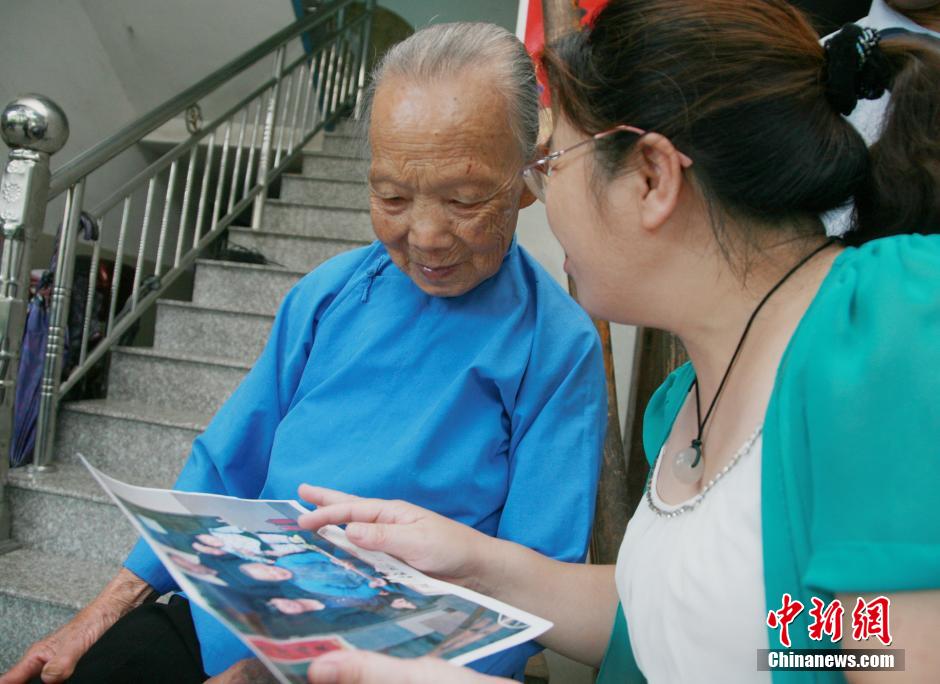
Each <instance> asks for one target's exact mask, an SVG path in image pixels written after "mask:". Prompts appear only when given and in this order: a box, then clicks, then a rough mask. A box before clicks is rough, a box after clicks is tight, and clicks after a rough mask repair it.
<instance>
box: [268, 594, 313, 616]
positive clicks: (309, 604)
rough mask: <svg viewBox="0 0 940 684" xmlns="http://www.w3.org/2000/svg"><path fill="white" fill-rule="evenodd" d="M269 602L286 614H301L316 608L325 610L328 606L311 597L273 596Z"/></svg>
mask: <svg viewBox="0 0 940 684" xmlns="http://www.w3.org/2000/svg"><path fill="white" fill-rule="evenodd" d="M268 603H269V604H270V605H271V606H272V607H273V608H275V609H276V610H278V611H280V612H282V613H284V614H285V615H300V614H301V613H309V612H311V611H314V610H323V609H324V608H326V606H324V605H323V604H322V603H321V602H320V601H317V600H316V599H310V598H299V599H289V598H273V599H271V600H270V601H268Z"/></svg>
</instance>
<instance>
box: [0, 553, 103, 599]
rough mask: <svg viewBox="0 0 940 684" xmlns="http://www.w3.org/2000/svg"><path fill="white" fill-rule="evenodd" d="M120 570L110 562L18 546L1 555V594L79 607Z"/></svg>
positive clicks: (95, 594)
mask: <svg viewBox="0 0 940 684" xmlns="http://www.w3.org/2000/svg"><path fill="white" fill-rule="evenodd" d="M117 570H118V569H117V568H116V567H114V566H113V565H110V564H102V563H94V562H92V561H87V560H81V559H78V558H73V557H68V556H56V555H53V554H49V553H43V552H42V551H36V550H33V549H16V550H15V551H11V552H9V553H5V554H3V555H2V556H0V594H3V595H7V596H13V597H15V598H20V599H25V600H29V601H38V602H41V603H47V604H52V605H56V606H61V607H63V608H71V609H74V610H78V609H80V608H81V607H82V606H84V605H85V604H87V603H88V602H89V601H91V600H92V599H93V598H94V597H95V596H97V595H98V592H100V591H101V589H102V588H103V587H104V586H105V585H106V584H107V583H108V582H109V581H110V579H111V578H112V577H114V574H115V573H116V572H117Z"/></svg>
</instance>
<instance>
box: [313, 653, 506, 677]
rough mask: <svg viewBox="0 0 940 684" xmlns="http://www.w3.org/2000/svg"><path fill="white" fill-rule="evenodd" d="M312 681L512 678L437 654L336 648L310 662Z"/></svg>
mask: <svg viewBox="0 0 940 684" xmlns="http://www.w3.org/2000/svg"><path fill="white" fill-rule="evenodd" d="M307 677H308V679H309V681H310V683H311V684H440V683H441V682H446V683H447V684H498V682H506V683H507V684H508V683H509V682H510V681H511V680H508V679H497V678H495V677H488V676H486V675H481V674H477V673H476V672H474V671H473V670H468V669H466V668H463V667H457V666H456V665H451V664H450V663H448V662H446V661H444V660H438V659H437V658H418V659H416V660H402V659H399V658H392V657H389V656H387V655H381V654H379V653H369V652H366V651H336V652H334V653H330V654H327V655H323V656H320V657H319V658H317V659H316V660H314V661H313V663H312V664H311V665H310V669H309V670H308V671H307Z"/></svg>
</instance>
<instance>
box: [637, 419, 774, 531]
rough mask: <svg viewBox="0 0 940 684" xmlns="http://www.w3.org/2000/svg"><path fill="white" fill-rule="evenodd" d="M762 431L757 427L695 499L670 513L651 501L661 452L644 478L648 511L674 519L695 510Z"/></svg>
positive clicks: (748, 451)
mask: <svg viewBox="0 0 940 684" xmlns="http://www.w3.org/2000/svg"><path fill="white" fill-rule="evenodd" d="M762 431H763V425H759V426H758V427H757V429H756V430H755V431H754V433H753V434H752V435H751V436H750V437H748V439H747V441H746V442H745V443H744V445H743V446H742V447H741V448H740V449H738V451H737V452H736V453H735V455H734V456H733V457H732V459H731V460H730V461H728V462H727V463H726V464H725V467H724V468H722V469H721V470H719V471H718V472H717V473H715V477H713V478H712V479H710V480H709V481H708V482H707V483H706V484H705V486H704V487H703V488H702V491H700V492H699V493H698V494H696V495H695V497H693V498H692V499H690V500H689V501H688V502H687V503H684V504H682V505H681V506H679V507H678V508H675V509H673V510H671V511H667V510H665V509H663V508H660V507H659V506H657V505H656V502H655V501H653V491H652V490H653V487H655V486H656V483H655V481H654V479H653V475H654V474H655V473H656V466H657V464H658V463H659V462H660V460H661V457H662V454H663V452H662V450H661V451H660V453H659V455H658V456H657V457H656V460H655V461H654V462H653V467H652V468H650V472H649V475H647V477H646V503H648V504H649V507H650V509H652V511H653V512H654V513H655V514H656V515H658V516H660V517H662V518H675V517H676V516H677V515H682V514H683V513H688V512H689V511H692V510H695V508H697V507H698V505H699V504H700V503H702V500H703V499H704V498H705V495H706V494H708V492H709V490H711V488H712V487H714V486H715V484H716V483H717V482H718V481H719V480H720V479H721V478H723V477H724V476H725V475H727V474H728V471H730V470H731V469H732V468H734V466H735V465H737V463H738V461H740V460H741V457H742V456H744V455H745V454H747V453H750V451H751V449H752V448H753V447H754V442H756V441H757V438H758V437H760V435H761V432H762Z"/></svg>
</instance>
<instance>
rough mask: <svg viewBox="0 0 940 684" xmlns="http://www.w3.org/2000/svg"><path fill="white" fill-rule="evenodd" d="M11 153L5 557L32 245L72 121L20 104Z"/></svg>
mask: <svg viewBox="0 0 940 684" xmlns="http://www.w3.org/2000/svg"><path fill="white" fill-rule="evenodd" d="M0 135H2V137H3V140H4V142H6V144H7V145H8V146H9V148H10V153H9V157H8V160H7V163H6V166H5V167H4V169H3V179H2V181H0V230H2V232H3V253H2V256H0V553H2V552H4V551H7V550H10V548H11V547H12V546H14V545H13V543H12V542H11V541H10V512H9V507H8V504H7V502H6V500H5V498H4V492H3V487H4V483H5V482H6V474H7V469H8V468H9V463H10V456H9V454H10V446H11V444H12V441H13V409H14V400H15V398H16V376H17V373H18V371H19V360H20V348H21V346H22V343H23V331H24V329H25V326H26V307H27V299H28V297H29V268H30V258H29V257H30V251H31V248H32V243H33V242H35V241H36V238H37V236H38V235H39V234H40V233H41V232H42V227H43V222H44V220H45V215H46V205H47V203H48V196H49V178H50V173H49V157H50V156H51V155H53V154H55V153H56V152H58V151H59V150H60V149H62V147H63V145H65V142H66V140H68V137H69V125H68V119H67V118H66V116H65V114H64V113H63V112H62V110H61V109H60V108H59V106H58V105H56V104H55V103H54V102H52V101H51V100H49V99H47V98H45V97H42V96H40V95H26V96H24V97H20V98H17V99H16V100H14V101H13V102H11V103H10V104H9V105H7V107H6V109H4V110H3V114H2V115H0Z"/></svg>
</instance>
